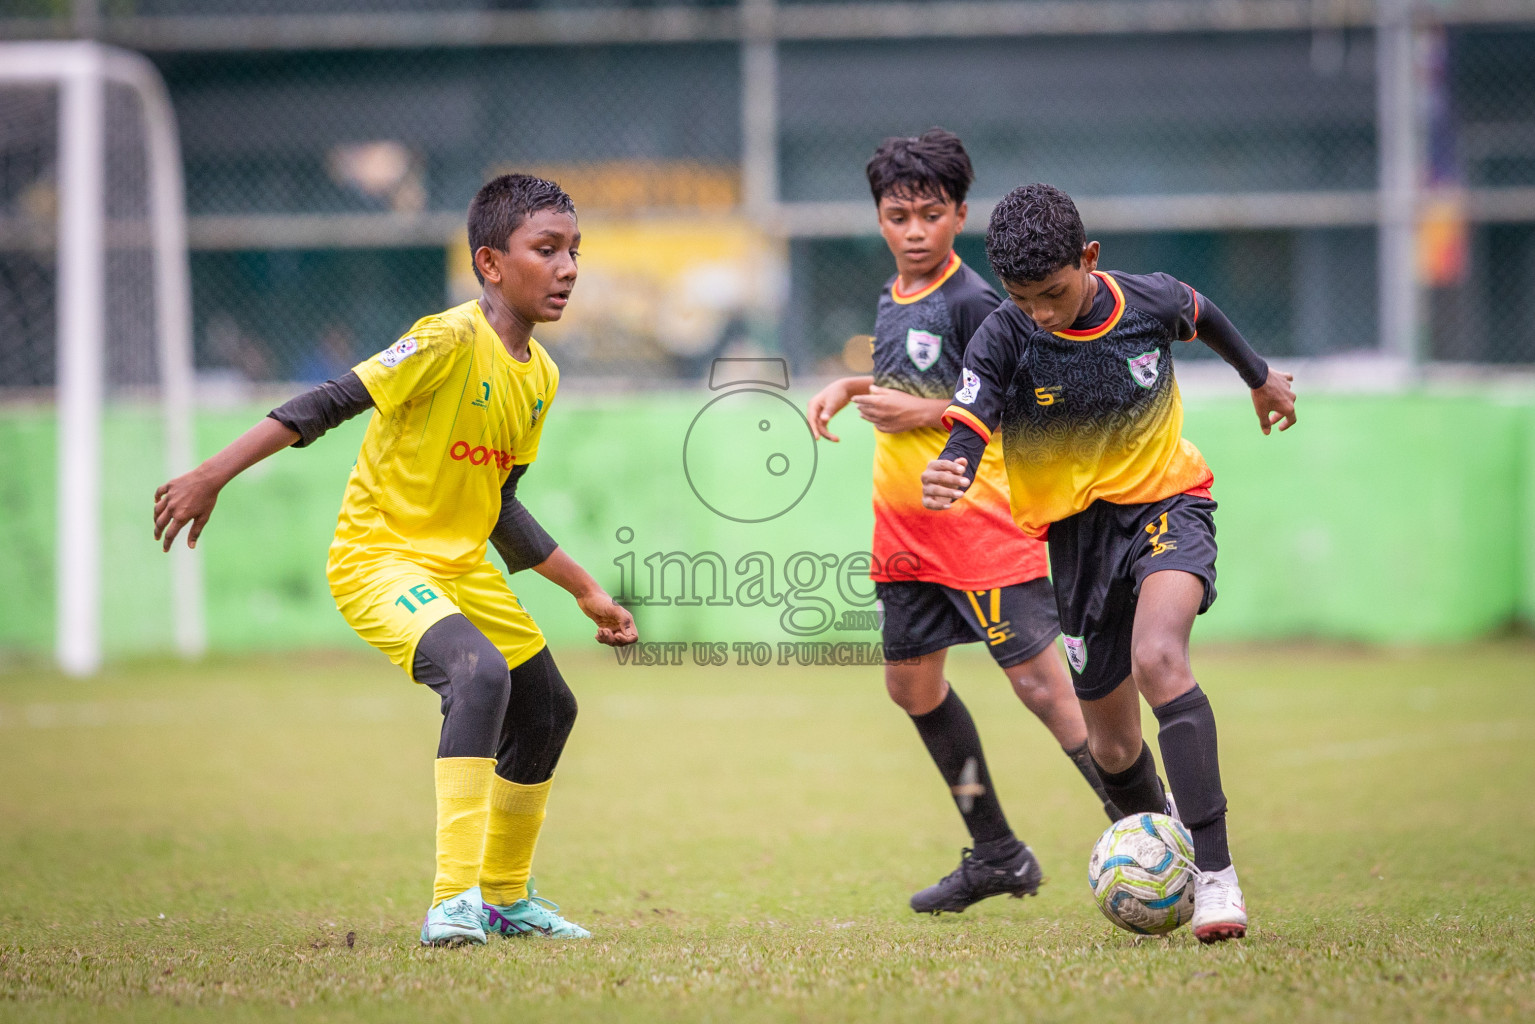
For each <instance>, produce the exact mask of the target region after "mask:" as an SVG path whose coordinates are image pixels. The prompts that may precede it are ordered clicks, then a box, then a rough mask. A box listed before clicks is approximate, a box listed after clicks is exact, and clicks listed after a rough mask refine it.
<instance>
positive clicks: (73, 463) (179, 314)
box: [0, 42, 206, 676]
mask: <svg viewBox="0 0 1535 1024" xmlns="http://www.w3.org/2000/svg"><path fill="white" fill-rule="evenodd" d="M18 85H20V86H32V87H44V88H48V87H51V88H54V89H56V90H57V93H58V104H57V106H58V154H57V170H56V182H57V188H56V192H57V204H58V220H57V241H56V244H55V253H56V255H55V265H56V279H57V293H56V307H55V308H56V323H57V360H58V365H57V372H56V377H55V382H54V383H55V395H56V405H57V416H58V480H57V501H58V511H57V536H56V538H55V574H56V579H57V600H56V612H55V615H56V621H55V626H54V629H55V636H54V651H55V656H56V657H57V660H58V663H59V665H60V667H61V668H62V669H63V670H64V671H65V672H66V673H68V674H70V675H76V676H83V675H90V674H93V673H95V672H96V671H97V670H98V669H99V668H100V667H101V660H102V640H101V637H102V622H101V609H102V566H103V554H104V552H103V547H102V489H101V479H102V471H103V465H102V418H103V417H102V412H103V407H104V403H105V399H106V390H107V380H106V374H107V369H106V367H107V362H106V352H107V341H108V338H107V323H108V309H107V301H108V295H107V288H106V279H107V273H108V252H109V249H110V247H112V246H113V245H116V244H119V242H118V239H119V238H120V237H127V238H138V239H139V240H140V244H143V245H146V246H147V247H148V248H149V249H150V251H151V252H152V258H151V263H152V267H151V271H150V272H151V277H152V280H153V285H152V290H153V295H152V297H151V299H150V302H151V304H152V307H153V329H154V337H155V359H154V362H155V364H156V376H157V382H156V383H157V385H158V396H159V403H160V407H161V411H162V419H163V435H164V449H165V450H164V466H165V471H166V473H167V474H170V475H174V474H178V473H182V472H185V471H186V470H187V469H189V468H191V466H192V464H193V458H194V446H193V436H192V428H193V368H192V338H191V284H190V273H189V270H188V266H187V244H186V207H185V200H184V193H183V188H182V178H181V153H180V146H179V144H178V141H177V134H176V121H175V114H174V112H173V110H172V108H171V104H170V99H169V96H168V95H167V93H166V90H165V85H164V82H163V81H162V80H161V78H160V75H159V73H158V72H157V71H156V70H155V68H154V66H153V65H152V64H150V62H149V61H148V60H146V59H145V58H143V57H142V56H140V55H138V54H135V53H131V52H128V51H126V50H121V49H117V48H114V47H109V46H103V45H101V44H98V43H94V42H35V43H33V42H28V43H0V87H5V86H18ZM109 85H111V86H120V87H124V88H126V89H127V90H128V91H129V92H130V93H131V94H132V95H133V97H134V98H135V100H136V102H137V104H138V107H139V110H140V113H141V115H142V120H143V125H144V132H143V149H144V153H143V163H144V168H145V179H146V184H147V194H146V195H145V196H144V202H143V204H142V205H143V209H144V211H145V214H146V215H145V217H143V218H142V220H143V221H147V224H146V223H142V222H138V221H139V218H134V217H128V218H125V219H124V221H123V222H119V220H118V219H115V218H114V217H109V213H115V211H109V210H108V203H107V196H108V185H109V182H108V174H107V168H108V159H107V157H108V153H107V148H108V147H107V140H108V132H109V130H110V127H111V126H110V125H109V124H108V118H107V101H106V97H107V88H108V86H109ZM144 497H145V506H146V508H147V506H148V499H149V495H147V494H146V495H145V496H144ZM146 532H147V526H146ZM170 611H171V614H172V615H173V617H174V627H173V636H174V642H175V647H176V650H177V651H178V652H179V653H180V654H182V655H184V656H188V657H195V656H197V655H200V654H201V653H202V652H203V651H204V649H205V647H206V638H205V626H204V621H203V602H202V581H201V571H200V566H199V561H198V558H197V555H196V553H195V552H192V551H188V550H187V549H186V548H185V545H181V546H180V547H178V548H177V550H176V551H175V553H174V554H173V556H172V564H171V608H170Z"/></svg>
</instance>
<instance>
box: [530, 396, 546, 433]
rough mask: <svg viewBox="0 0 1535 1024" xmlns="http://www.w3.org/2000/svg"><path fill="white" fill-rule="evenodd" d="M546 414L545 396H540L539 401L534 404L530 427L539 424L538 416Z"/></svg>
mask: <svg viewBox="0 0 1535 1024" xmlns="http://www.w3.org/2000/svg"><path fill="white" fill-rule="evenodd" d="M543 414H544V396H543V395H539V396H538V402H537V403H536V404H535V405H534V406H533V416H532V417H531V418H530V419H529V420H528V429H529V430H532V429H533V428H534V427H536V426H538V418H539V417H540V416H542V415H543Z"/></svg>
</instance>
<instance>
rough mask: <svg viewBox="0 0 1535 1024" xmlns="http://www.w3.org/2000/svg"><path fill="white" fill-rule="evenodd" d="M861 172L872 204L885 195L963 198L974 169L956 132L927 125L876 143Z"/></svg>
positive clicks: (958, 201) (957, 201)
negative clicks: (909, 134)
mask: <svg viewBox="0 0 1535 1024" xmlns="http://www.w3.org/2000/svg"><path fill="white" fill-rule="evenodd" d="M864 173H865V174H867V175H868V176H869V191H870V192H872V193H874V204H875V205H876V206H878V205H879V201H880V200H881V199H883V198H884V197H885V196H887V195H897V196H926V197H929V198H932V199H937V200H939V201H952V202H953V203H954V204H955V205H956V206H958V205H959V204H960V203H962V202H964V201H965V195H966V193H968V192H969V191H970V183H971V182H973V181H975V169H974V168H973V167H971V166H970V154H969V153H966V152H965V145H964V143H962V142H960V141H959V136H958V135H955V134H954V133H953V132H951V131H946V130H944V129H942V128H929V129H928V130H927V131H925V132H923V133H922V134H921V135H918V136H916V137H915V138H906V137H901V136H895V137H892V138H888V139H886V140H885V141H884V142H881V143H880V144H879V148H878V149H876V150H875V151H874V156H872V157H870V159H869V163H868V165H867V166H866V167H865V168H864Z"/></svg>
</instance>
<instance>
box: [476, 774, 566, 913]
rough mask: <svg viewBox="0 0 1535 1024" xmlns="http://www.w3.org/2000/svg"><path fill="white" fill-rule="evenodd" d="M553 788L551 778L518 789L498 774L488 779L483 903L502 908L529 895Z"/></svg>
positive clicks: (482, 881)
mask: <svg viewBox="0 0 1535 1024" xmlns="http://www.w3.org/2000/svg"><path fill="white" fill-rule="evenodd" d="M553 785H554V779H552V778H549V779H545V780H544V781H543V782H540V783H537V784H536V785H532V786H520V785H518V784H517V783H515V782H508V781H507V780H506V779H503V778H502V777H501V776H499V775H497V776H495V777H494V778H493V779H491V783H490V820H489V822H488V823H487V824H486V826H485V858H484V860H483V862H482V863H481V865H480V891H481V892H482V893H483V894H484V896H485V902H486V903H494V904H495V905H496V906H498V907H505V906H510V905H511V904H513V903H516V902H517V901H518V900H520V899H524V898H526V896H527V895H528V875H530V874H531V873H532V871H533V850H534V848H535V847H536V846H537V845H538V833H539V831H540V830H541V829H542V828H543V826H544V808H545V806H546V805H547V804H548V803H549V788H550V787H551V786H553Z"/></svg>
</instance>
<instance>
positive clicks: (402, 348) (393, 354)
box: [378, 334, 417, 366]
mask: <svg viewBox="0 0 1535 1024" xmlns="http://www.w3.org/2000/svg"><path fill="white" fill-rule="evenodd" d="M416 349H417V346H416V336H415V335H414V334H407V335H406V336H405V337H403V338H401V339H400V340H399V341H397V342H395V343H394V344H393V345H390V346H389V347H388V348H386V349H384V351H382V352H380V353H379V354H378V361H379V362H381V363H383V364H384V365H385V366H394V365H396V364H397V363H399V362H400V360H402V359H405V358H407V357H408V356H413V355H415V354H416Z"/></svg>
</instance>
